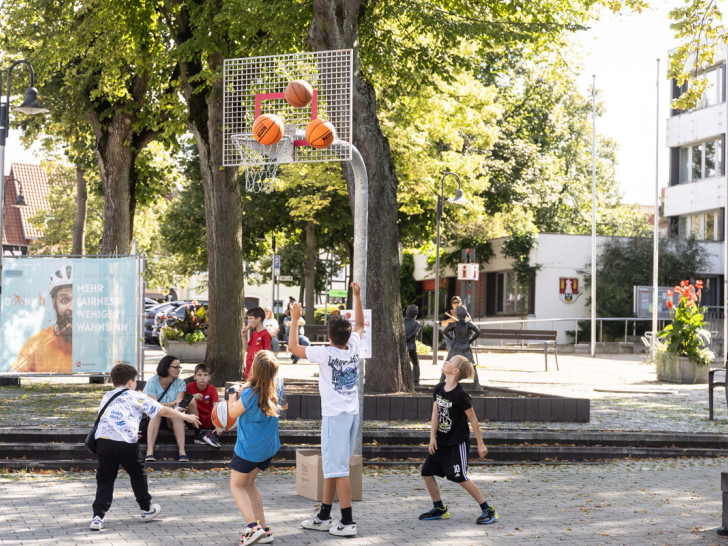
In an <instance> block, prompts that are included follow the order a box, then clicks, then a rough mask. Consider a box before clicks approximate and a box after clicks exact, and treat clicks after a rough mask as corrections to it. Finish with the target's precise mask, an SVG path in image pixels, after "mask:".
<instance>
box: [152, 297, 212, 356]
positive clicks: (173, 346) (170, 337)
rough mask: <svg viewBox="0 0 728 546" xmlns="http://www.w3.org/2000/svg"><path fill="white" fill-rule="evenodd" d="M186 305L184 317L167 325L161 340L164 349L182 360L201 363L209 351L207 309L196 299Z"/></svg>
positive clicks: (160, 335) (163, 329)
mask: <svg viewBox="0 0 728 546" xmlns="http://www.w3.org/2000/svg"><path fill="white" fill-rule="evenodd" d="M184 307H185V314H184V317H182V318H181V319H177V320H175V321H174V322H173V323H172V324H167V325H165V326H164V327H163V328H162V330H161V331H160V334H159V340H160V343H161V345H162V349H164V351H165V352H166V353H167V354H170V355H174V356H176V357H177V358H179V360H180V362H190V363H199V362H202V361H203V360H205V353H206V352H207V324H208V322H207V310H206V309H205V307H204V306H203V305H199V304H198V303H197V302H194V301H193V302H192V305H185V306H184Z"/></svg>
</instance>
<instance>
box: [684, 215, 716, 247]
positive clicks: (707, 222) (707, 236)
mask: <svg viewBox="0 0 728 546" xmlns="http://www.w3.org/2000/svg"><path fill="white" fill-rule="evenodd" d="M720 225H721V224H720V211H717V210H716V211H711V212H705V213H702V214H693V215H691V216H680V217H678V219H677V236H678V237H683V238H684V237H688V236H691V237H695V238H696V239H700V240H704V241H719V240H720V235H721V234H720Z"/></svg>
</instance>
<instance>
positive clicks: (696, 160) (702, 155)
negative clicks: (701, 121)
mask: <svg viewBox="0 0 728 546" xmlns="http://www.w3.org/2000/svg"><path fill="white" fill-rule="evenodd" d="M679 155H680V159H679V161H680V165H679V174H680V179H679V183H680V184H683V183H686V182H694V181H696V180H702V179H704V178H712V177H715V176H722V175H723V139H722V138H717V139H714V140H707V141H705V142H699V143H698V144H693V145H692V146H686V147H683V148H680V154H679Z"/></svg>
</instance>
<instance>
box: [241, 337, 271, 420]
mask: <svg viewBox="0 0 728 546" xmlns="http://www.w3.org/2000/svg"><path fill="white" fill-rule="evenodd" d="M276 375H278V359H277V358H276V357H275V355H274V354H273V353H272V352H270V351H258V352H257V353H255V358H254V359H253V365H252V366H251V370H250V377H249V378H248V383H247V386H248V387H250V388H251V389H253V391H254V392H257V393H258V407H259V408H260V411H262V412H263V413H264V414H265V415H267V416H268V417H275V416H277V415H278V409H279V406H278V393H277V392H276Z"/></svg>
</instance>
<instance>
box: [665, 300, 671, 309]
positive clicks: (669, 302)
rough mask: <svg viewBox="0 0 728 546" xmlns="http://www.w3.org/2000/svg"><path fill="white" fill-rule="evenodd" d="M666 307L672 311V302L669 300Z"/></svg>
mask: <svg viewBox="0 0 728 546" xmlns="http://www.w3.org/2000/svg"><path fill="white" fill-rule="evenodd" d="M665 305H666V306H667V308H668V309H672V300H667V301H666V302H665Z"/></svg>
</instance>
